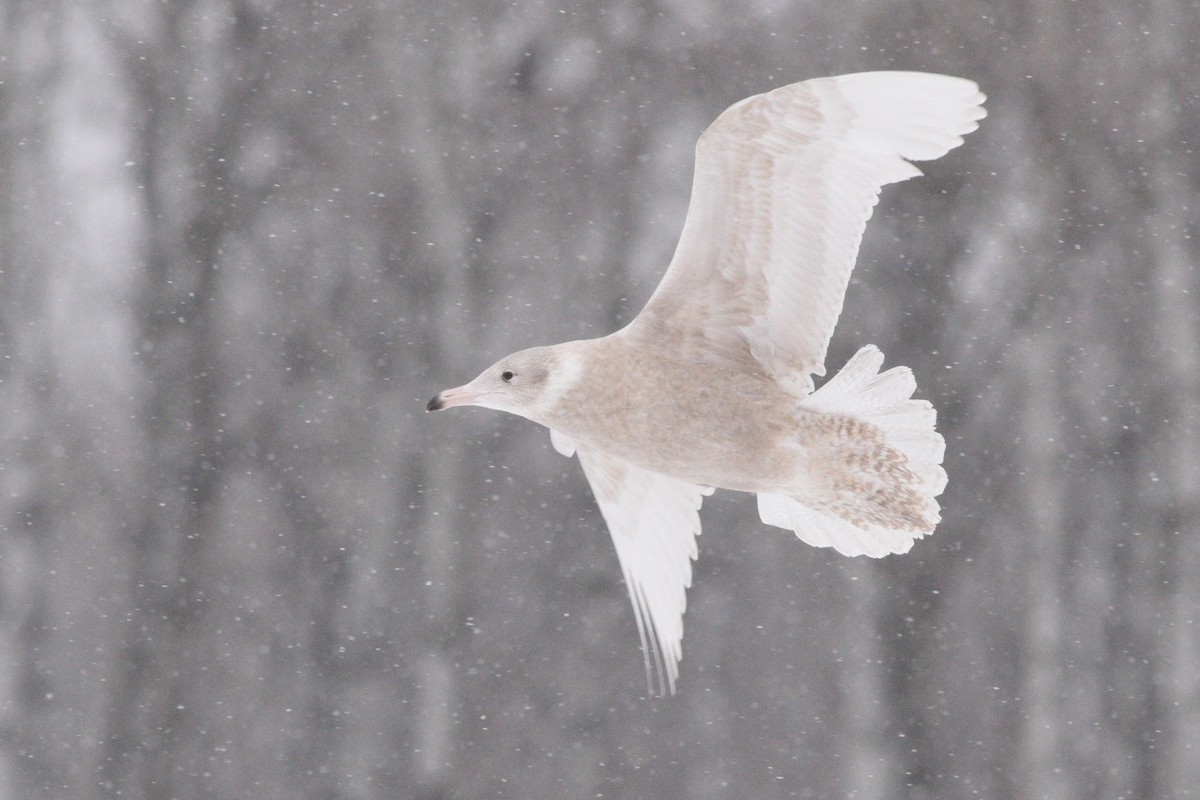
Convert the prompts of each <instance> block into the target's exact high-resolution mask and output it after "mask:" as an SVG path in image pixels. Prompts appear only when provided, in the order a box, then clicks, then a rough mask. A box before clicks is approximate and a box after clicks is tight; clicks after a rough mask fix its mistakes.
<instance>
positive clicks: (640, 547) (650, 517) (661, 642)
mask: <svg viewBox="0 0 1200 800" xmlns="http://www.w3.org/2000/svg"><path fill="white" fill-rule="evenodd" d="M552 441H553V442H554V447H555V449H556V450H558V451H559V452H560V453H562V454H564V455H568V456H569V455H571V453H572V452H574V453H576V454H577V455H578V456H579V463H580V464H582V465H583V472H584V474H585V475H586V476H587V479H588V483H589V484H591V487H592V492H593V493H594V494H595V495H596V500H597V502H598V503H599V504H600V513H601V514H603V515H604V521H605V522H606V523H608V530H609V533H610V534H612V538H613V543H614V544H615V545H616V546H617V559H618V560H619V561H620V562H621V572H622V573H623V574H624V576H625V585H626V587H627V588H628V590H629V599H630V600H632V601H633V610H634V615H635V616H636V618H637V626H638V635H639V636H640V637H641V641H642V652H643V654H644V658H645V660H646V679H647V681H649V682H651V685H653V684H652V678H651V666H650V665H651V662H653V664H654V671H655V672H657V674H658V687H659V693H660V694H661V693H663V692H664V691H665V692H670V693H671V694H674V693H675V681H676V679H677V678H678V677H679V659H680V657H681V655H682V653H681V649H680V648H681V643H682V642H683V612H684V609H685V608H686V607H687V596H686V593H685V590H686V589H687V588H688V587H689V586H691V585H692V560H693V559H694V558H696V536H697V534H699V533H700V514H699V513H698V512H699V510H700V502H701V500H702V499H703V496H704V495H707V494H712V489H709V488H705V487H702V486H696V485H694V484H691V483H686V482H684V481H680V480H676V479H675V478H668V477H667V476H665V475H661V474H659V473H657V472H650V471H648V470H644V469H642V468H640V467H636V466H634V465H633V464H630V463H628V462H627V461H624V460H622V459H620V458H616V457H614V456H610V455H606V454H604V453H602V452H600V451H597V450H592V449H589V448H587V447H577V446H576V444H575V443H574V442H571V441H570V440H569V439H567V438H566V437H564V436H562V435H561V434H557V433H554V434H552Z"/></svg>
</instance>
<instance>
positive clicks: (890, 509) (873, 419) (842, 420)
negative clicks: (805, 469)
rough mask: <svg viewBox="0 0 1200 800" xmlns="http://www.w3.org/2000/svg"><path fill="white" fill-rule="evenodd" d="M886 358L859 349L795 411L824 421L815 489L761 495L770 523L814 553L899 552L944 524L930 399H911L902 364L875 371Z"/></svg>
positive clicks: (938, 443) (816, 448) (911, 385)
mask: <svg viewBox="0 0 1200 800" xmlns="http://www.w3.org/2000/svg"><path fill="white" fill-rule="evenodd" d="M882 364H883V354H882V353H881V352H879V349H878V348H876V347H875V346H873V345H868V346H866V347H864V348H862V349H861V350H859V351H858V353H856V354H855V355H854V357H853V358H851V359H850V361H849V362H847V363H846V366H845V367H843V368H842V370H841V371H840V372H839V373H838V374H837V375H836V376H834V377H833V378H832V379H830V380H829V381H828V382H827V383H826V384H825V385H824V386H822V387H821V388H820V389H818V390H817V391H816V392H814V393H813V394H811V395H809V396H808V397H807V398H805V399H804V400H803V401H802V403H801V407H802V408H804V409H805V410H807V411H810V412H815V413H818V414H824V415H828V416H829V419H830V425H829V427H828V431H829V435H828V437H827V438H826V439H824V440H822V441H819V442H814V443H806V446H807V447H809V448H810V450H811V451H812V452H813V457H814V467H813V470H812V472H813V480H812V484H811V485H810V486H808V487H807V488H805V489H801V490H798V491H797V492H796V493H795V494H760V495H759V496H758V508H759V515H760V516H761V517H762V520H763V522H765V523H767V524H768V525H776V526H778V527H781V528H787V529H790V530H793V531H795V532H796V535H797V536H799V537H800V539H801V540H803V541H805V542H807V543H809V544H811V545H814V546H816V547H833V548H834V549H835V550H837V551H838V552H840V553H843V554H845V555H868V556H873V557H879V556H883V555H887V554H888V553H903V552H906V551H907V550H908V549H909V548H911V547H912V543H913V541H915V540H916V539H919V538H921V537H922V536H924V535H926V534H928V533H931V532H932V531H933V528H934V526H935V525H936V524H937V523H938V521H939V520H940V519H941V513H940V508H939V506H938V502H937V500H936V498H937V496H938V495H939V494H941V492H942V490H943V489H945V487H946V472H945V470H944V469H942V466H941V464H942V457H943V455H944V454H945V450H946V445H945V441H944V440H943V439H942V437H941V436H940V435H939V434H938V433H937V431H936V430H935V428H934V424H935V422H936V419H937V414H936V412H935V411H934V410H933V406H931V405H930V404H929V403H928V402H926V401H924V400H913V399H912V394H913V392H914V391H915V390H916V388H917V385H916V381H915V380H914V379H913V376H912V372H911V371H910V370H909V369H908V368H907V367H894V368H892V369H889V370H887V371H886V372H882V373H881V372H879V368H880V366H882Z"/></svg>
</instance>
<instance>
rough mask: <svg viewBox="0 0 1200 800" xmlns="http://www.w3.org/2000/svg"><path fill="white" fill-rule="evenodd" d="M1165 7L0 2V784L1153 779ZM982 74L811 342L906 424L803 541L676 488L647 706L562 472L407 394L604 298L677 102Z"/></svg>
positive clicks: (676, 213)
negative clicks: (917, 478)
mask: <svg viewBox="0 0 1200 800" xmlns="http://www.w3.org/2000/svg"><path fill="white" fill-rule="evenodd" d="M1197 54H1200V5H1198V4H1197V3H1196V2H1195V0H1157V1H1156V2H1127V3H1088V2H1062V1H1061V0H1031V1H1030V2H1017V1H1016V0H1012V1H1011V2H1000V3H997V2H991V0H988V1H987V2H984V1H983V0H919V1H918V2H901V1H899V0H871V1H870V2H854V1H853V0H847V2H836V3H829V2H825V1H824V0H820V1H819V2H818V1H817V0H808V1H807V2H802V1H800V0H795V1H793V0H759V1H758V2H753V3H722V2H718V0H600V1H598V2H586V3H585V2H576V3H571V2H561V3H542V2H525V1H524V0H517V2H512V3H501V2H482V0H480V1H479V2H473V3H464V2H443V1H439V2H429V0H396V2H386V3H385V2H365V1H364V2H349V1H346V2H283V1H282V0H280V1H278V2H271V0H178V1H177V2H176V1H172V2H155V1H153V0H136V1H129V0H123V1H122V2H117V1H116V0H113V1H112V2H103V1H102V0H95V1H94V2H89V1H88V0H76V1H75V2H71V1H70V0H39V1H38V2H23V1H22V0H9V2H5V3H2V4H0V186H2V189H3V191H2V192H0V301H2V302H3V306H2V310H0V412H2V413H0V425H2V426H3V428H2V430H3V433H2V436H0V447H2V448H3V449H2V451H0V502H2V506H0V533H2V535H0V798H3V800H9V799H10V798H14V799H16V798H19V799H20V800H27V799H29V798H55V799H59V798H62V799H66V800H73V799H74V798H100V797H122V798H135V799H141V798H146V799H150V798H164V799H165V798H180V799H181V800H188V799H190V798H202V797H217V798H233V797H255V798H257V799H258V800H272V799H274V798H279V799H280V800H294V798H345V799H346V800H357V799H358V798H364V799H365V798H389V799H393V798H401V799H407V798H413V799H414V800H434V799H436V798H459V797H462V798H485V797H495V798H515V799H519V800H524V799H525V798H555V797H562V798H576V797H578V798H583V797H612V798H744V797H754V798H785V797H800V798H806V797H807V798H835V797H854V798H870V799H872V800H874V799H879V800H883V799H884V798H914V799H921V798H939V799H942V800H953V799H957V798H991V799H996V798H1001V799H1003V798H1014V799H1016V798H1063V799H1064V800H1073V799H1074V798H1078V799H1079V800H1085V798H1086V799H1087V800H1091V798H1098V797H1104V798H1182V797H1192V796H1196V793H1197V792H1198V791H1200V789H1198V787H1200V622H1198V619H1197V618H1198V616H1200V411H1198V409H1200V275H1198V274H1197V263H1200V155H1198V153H1197V149H1198V148H1200V102H1198V101H1197V91H1198V90H1197V87H1198V86H1200V63H1198V60H1197V59H1198V55H1197ZM878 68H904V69H927V70H933V71H938V72H947V73H951V74H956V75H963V76H966V77H970V78H973V79H975V80H976V81H978V82H979V83H980V84H981V86H982V88H983V90H984V91H985V92H986V93H987V94H988V96H989V101H988V109H989V112H990V116H989V117H988V119H987V120H985V121H984V124H983V125H982V126H981V128H980V130H979V131H978V132H977V133H975V134H973V135H971V136H970V137H968V139H967V142H966V145H965V146H964V147H962V148H960V149H958V150H955V151H954V152H953V153H951V154H950V155H949V156H947V157H946V158H944V159H942V160H940V161H938V162H935V163H933V164H930V165H929V166H928V167H927V172H928V173H929V174H928V177H926V178H923V179H920V180H916V181H911V182H908V183H905V184H903V185H901V186H897V187H891V188H889V189H888V190H887V191H886V192H885V193H884V195H883V199H882V202H881V204H880V206H879V208H878V210H877V213H876V218H875V220H874V221H873V222H872V224H871V225H870V226H869V228H868V231H867V237H866V241H865V243H864V246H863V251H862V254H861V257H860V259H859V266H858V270H857V271H856V273H855V280H854V281H853V283H852V285H851V287H850V294H849V297H848V302H847V305H846V310H845V313H844V314H843V316H842V321H841V324H840V326H839V328H838V331H837V333H836V334H835V337H834V341H833V346H832V349H831V354H830V363H831V364H833V365H840V364H841V363H842V362H844V361H845V359H846V358H848V357H849V355H850V354H851V353H853V351H854V350H855V349H856V348H857V347H858V346H859V345H861V344H864V343H867V342H874V343H877V344H878V345H880V347H881V348H882V349H883V351H884V352H885V353H886V354H887V356H888V363H889V364H908V365H910V366H912V367H913V369H914V371H915V373H916V375H917V377H918V384H919V387H920V388H919V393H920V396H922V397H926V398H929V399H931V400H932V401H933V402H934V403H935V405H936V406H937V407H938V409H939V412H940V415H941V417H940V418H941V424H940V427H941V429H942V431H943V432H944V433H945V436H946V439H947V443H948V449H947V464H946V467H947V470H948V472H949V474H950V485H949V488H948V491H947V494H946V495H945V496H944V498H943V500H944V507H945V512H944V518H945V521H944V522H943V523H942V525H941V526H940V527H939V529H938V531H937V533H936V535H935V536H934V537H932V538H931V539H928V540H924V541H922V542H920V543H918V544H917V546H916V547H915V548H914V549H913V551H912V552H911V553H910V554H909V555H907V556H904V557H896V558H890V559H886V560H883V561H878V562H875V561H870V562H869V561H864V560H851V559H844V558H841V557H839V556H837V555H835V554H830V553H828V552H823V551H818V550H815V549H813V548H810V547H807V546H805V545H803V544H802V543H800V542H798V541H796V540H795V539H794V537H792V536H790V535H788V534H786V533H785V532H782V531H779V530H776V529H773V528H767V527H765V526H763V525H762V524H761V523H760V522H759V521H758V519H757V515H756V513H755V508H754V503H753V501H752V500H751V499H750V498H749V497H748V496H745V495H737V494H733V493H718V495H717V496H715V497H713V498H712V499H711V500H709V501H708V502H707V503H706V504H705V505H706V508H705V509H704V514H703V517H704V524H705V532H704V535H703V536H702V537H701V538H700V551H701V555H700V561H699V562H698V564H697V569H696V579H695V585H694V588H693V589H692V591H691V593H690V596H689V599H690V605H689V610H688V614H687V617H686V626H687V635H686V637H685V639H684V660H683V662H682V665H681V667H682V674H681V680H680V686H679V694H678V695H677V696H676V697H674V698H670V699H649V698H646V697H645V696H644V695H645V679H644V675H643V671H642V669H643V668H642V658H641V655H640V654H639V653H638V650H637V633H636V629H635V625H634V618H633V613H632V611H631V609H630V607H629V603H628V600H627V598H626V595H625V588H624V586H623V585H622V583H621V580H620V571H619V569H618V566H617V562H616V558H615V554H614V552H613V548H612V545H611V543H610V542H609V541H608V534H607V532H606V530H605V528H604V526H603V523H602V521H601V519H600V516H599V513H598V512H597V510H596V508H595V505H594V503H593V501H592V499H591V496H590V494H589V492H588V490H587V487H586V484H585V482H584V479H583V476H582V473H581V472H580V470H579V467H578V465H577V463H576V462H574V461H568V460H566V459H564V458H562V457H561V456H559V455H557V454H556V453H554V452H553V451H552V450H551V448H550V443H549V437H548V436H547V434H546V433H545V431H543V430H541V429H539V428H537V427H536V426H534V425H532V424H531V423H528V422H525V421H523V420H520V419H517V418H513V417H505V416H503V415H501V414H498V413H495V412H489V411H483V410H478V409H467V410H460V411H458V412H447V413H446V414H442V415H436V416H429V415H426V414H425V413H424V411H423V408H424V403H425V401H426V400H427V399H428V398H429V397H430V396H431V395H432V394H433V393H434V392H435V391H437V390H439V389H441V388H444V387H446V386H452V385H457V384H459V383H462V382H464V381H465V380H467V379H468V378H470V377H472V376H474V375H475V373H476V372H477V371H478V370H479V369H481V368H482V367H483V366H485V365H487V364H488V363H491V361H492V360H493V359H495V358H496V357H498V356H500V355H503V354H504V353H506V352H509V351H511V350H514V349H518V348H521V347H525V346H529V345H533V344H543V343H549V342H556V341H561V340H564V339H569V338H578V337H583V336H592V335H600V334H603V333H606V332H608V331H610V330H612V329H614V328H615V327H616V326H618V325H620V324H622V323H623V322H625V321H627V320H628V319H630V317H631V316H632V315H633V314H635V313H636V312H637V311H638V310H639V309H640V307H641V304H642V303H643V302H644V301H645V299H646V298H647V297H648V296H649V293H650V292H651V290H652V289H653V287H654V286H655V285H656V283H657V281H658V278H659V276H660V275H661V273H662V271H663V269H664V268H665V265H666V263H667V260H668V259H669V256H670V253H671V251H672V248H673V246H674V243H675V239H676V237H677V235H678V231H679V228H680V225H681V222H682V218H683V213H684V210H685V207H686V202H687V193H688V189H689V186H690V180H691V175H690V172H691V153H692V147H693V145H694V142H695V139H696V137H697V135H698V134H699V132H700V131H701V130H702V129H703V128H704V126H705V125H707V123H708V122H709V121H711V120H712V119H713V118H714V117H715V116H716V114H717V113H719V112H720V111H721V110H722V109H723V108H724V107H725V106H727V105H728V104H730V103H731V102H733V101H735V100H738V99H741V98H742V97H744V96H747V95H749V94H754V93H757V92H761V91H764V90H767V89H770V88H773V87H776V86H779V85H782V84H785V83H790V82H792V81H795V80H799V79H803V78H809V77H816V76H821V75H828V74H837V73H842V72H852V71H859V70H864V69H878Z"/></svg>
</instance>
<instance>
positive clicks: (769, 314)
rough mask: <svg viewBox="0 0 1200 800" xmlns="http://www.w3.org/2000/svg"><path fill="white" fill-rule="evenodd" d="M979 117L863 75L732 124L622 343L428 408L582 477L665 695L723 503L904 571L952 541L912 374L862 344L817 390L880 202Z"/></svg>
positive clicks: (534, 354) (552, 357) (722, 120)
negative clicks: (569, 463) (941, 540)
mask: <svg viewBox="0 0 1200 800" xmlns="http://www.w3.org/2000/svg"><path fill="white" fill-rule="evenodd" d="M984 99H985V97H984V95H983V94H981V93H980V91H979V87H978V86H976V84H975V83H973V82H971V81H969V80H965V79H962V78H953V77H949V76H945V75H933V74H926V73H916V72H865V73H859V74H854V75H842V76H840V77H832V78H819V79H816V80H809V81H804V82H801V83H795V84H792V85H789V86H784V87H782V88H779V89H776V90H774V91H771V92H767V93H765V94H760V95H756V96H754V97H750V98H747V99H745V100H742V101H741V102H738V103H735V104H734V105H732V106H730V107H729V108H728V109H727V110H726V111H725V112H724V113H722V114H721V115H720V116H719V117H717V119H716V121H715V122H713V123H712V125H711V126H710V127H709V128H708V129H707V130H706V131H704V133H703V134H702V135H701V137H700V140H699V142H698V143H697V145H696V165H695V175H694V180H693V185H692V194H691V201H690V204H689V206H688V211H687V218H686V220H685V222H684V225H683V233H682V234H681V236H680V239H679V244H678V245H677V247H676V249H675V255H674V257H673V258H672V259H671V263H670V266H669V267H668V268H667V271H666V274H665V275H664V277H663V279H662V282H661V283H660V284H659V286H658V288H657V289H656V290H655V292H654V294H653V295H652V296H651V298H650V300H649V302H648V303H647V304H646V306H645V308H643V309H642V311H641V313H640V314H638V316H637V317H636V318H635V319H634V320H633V321H632V322H630V323H629V324H628V325H627V326H625V327H624V328H622V329H621V330H619V331H617V332H615V333H612V334H610V335H608V336H604V337H601V338H598V339H586V340H581V341H573V342H565V343H563V344H556V345H551V346H549V347H534V348H531V349H528V350H522V351H520V352H517V353H514V354H512V355H510V356H506V357H505V358H502V359H500V360H499V361H498V362H496V363H495V364H493V365H492V366H490V367H488V368H487V369H486V370H484V371H483V372H482V373H481V374H480V375H479V376H478V377H477V378H475V379H474V380H472V381H471V382H470V383H467V384H465V385H463V386H460V387H458V388H454V389H447V390H445V391H443V392H441V393H439V394H438V395H437V396H435V397H434V398H433V399H432V400H431V401H430V402H429V405H428V406H427V410H429V411H435V410H438V409H443V408H450V407H452V406H460V405H476V406H483V407H485V408H492V409H497V410H500V411H507V412H509V413H512V414H518V415H520V416H522V417H525V418H527V419H530V420H533V421H534V422H537V423H540V424H542V425H544V426H546V427H547V428H549V429H550V437H551V441H552V443H553V445H554V448H555V449H556V450H557V451H558V452H560V453H562V454H563V455H565V456H568V457H569V456H571V455H572V454H574V455H576V456H578V457H579V462H580V464H581V465H582V466H583V471H584V474H585V475H586V476H587V480H588V483H589V484H590V485H591V487H592V491H593V492H594V494H595V496H596V500H597V502H598V503H599V506H600V512H601V514H602V515H603V517H604V520H605V522H607V524H608V528H609V531H610V533H611V534H612V538H613V542H614V543H615V544H616V548H617V556H618V558H619V560H620V564H621V570H622V572H623V573H624V578H625V584H626V586H627V588H628V590H629V597H630V599H631V600H632V602H633V607H634V612H635V616H636V619H637V624H638V633H639V636H640V637H641V644H642V650H643V654H644V658H645V660H646V670H647V676H648V680H649V679H650V678H649V675H650V671H651V666H650V665H651V663H653V664H654V667H655V669H654V671H655V672H657V674H658V682H659V693H660V694H661V693H662V692H663V691H664V689H665V690H666V691H668V692H670V693H672V694H673V693H674V691H675V683H676V680H677V679H678V676H679V660H680V657H681V645H682V641H683V612H684V608H685V606H686V602H687V600H686V595H685V590H686V589H687V588H688V587H689V586H690V585H691V580H692V565H691V561H692V560H693V559H695V558H696V555H697V551H696V536H697V534H699V533H700V517H699V513H698V512H699V509H700V503H701V500H702V498H704V497H705V496H706V495H709V494H711V493H712V491H713V489H714V488H722V489H733V490H736V491H742V492H753V493H755V494H757V496H758V511H759V516H760V517H761V518H762V521H763V522H765V523H766V524H768V525H774V526H778V527H781V528H785V529H787V530H792V531H795V532H796V535H797V536H798V537H799V538H800V539H801V540H803V541H805V542H807V543H808V544H810V545H815V546H817V547H832V548H834V549H835V550H837V551H838V552H840V553H843V554H845V555H848V556H855V555H866V556H872V557H879V556H884V555H887V554H889V553H903V552H906V551H908V549H909V548H910V547H912V544H913V541H914V540H916V539H919V538H921V537H922V536H925V535H927V534H929V533H932V531H933V529H934V527H935V526H936V525H937V523H938V521H939V520H940V509H939V506H938V502H937V499H936V498H937V497H938V495H940V494H941V493H942V490H943V489H944V488H945V486H946V473H945V470H943V469H942V466H941V464H942V456H943V453H944V451H945V442H944V441H943V439H942V437H941V436H940V435H939V434H938V433H937V431H936V430H935V427H934V424H935V417H936V415H935V412H934V410H933V407H932V405H930V403H928V402H927V401H925V400H916V399H913V397H912V395H913V393H914V391H915V390H916V382H915V380H914V379H913V376H912V372H911V371H910V370H909V369H908V368H906V367H893V368H891V369H889V370H887V371H885V372H880V371H879V369H880V367H881V366H882V364H883V354H882V353H881V352H880V351H879V349H878V348H876V347H875V346H874V345H867V346H865V347H863V348H862V349H861V350H859V351H858V352H857V353H856V354H855V355H854V356H853V357H852V358H851V359H850V360H849V362H847V363H846V364H845V366H844V367H843V368H842V369H841V370H840V371H839V372H838V373H837V374H836V375H835V376H834V377H833V378H831V379H829V380H828V381H826V382H825V383H824V384H823V385H822V386H821V387H820V388H819V389H816V391H814V384H813V376H814V375H815V376H823V375H824V374H825V353H826V349H827V347H828V345H829V339H830V336H831V335H832V334H833V328H834V325H835V323H836V322H837V319H838V316H839V315H840V313H841V310H842V301H843V298H844V296H845V293H846V284H847V282H848V281H849V278H850V272H851V270H852V269H853V267H854V261H855V258H856V256H857V254H858V248H859V244H860V242H861V241H862V235H863V229H864V228H865V226H866V222H867V220H868V219H869V218H870V216H871V213H872V210H873V209H874V207H875V204H876V202H877V201H878V198H879V191H880V189H881V188H882V187H883V186H884V185H886V184H889V183H896V182H899V181H903V180H907V179H908V178H913V177H916V176H918V175H920V174H921V171H920V170H919V169H917V167H915V166H914V165H913V164H912V163H910V162H912V161H926V160H931V159H935V158H939V157H941V156H943V155H945V154H946V153H947V152H949V151H950V150H952V149H954V148H955V147H958V146H959V145H960V144H962V141H963V140H962V137H963V136H964V135H965V134H967V133H970V132H971V131H974V130H975V129H976V128H977V127H978V121H979V120H980V119H982V118H983V117H984V116H985V113H986V112H985V111H984V109H983V105H982V104H983V101H984ZM664 684H665V685H664Z"/></svg>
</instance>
